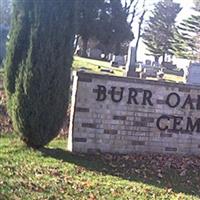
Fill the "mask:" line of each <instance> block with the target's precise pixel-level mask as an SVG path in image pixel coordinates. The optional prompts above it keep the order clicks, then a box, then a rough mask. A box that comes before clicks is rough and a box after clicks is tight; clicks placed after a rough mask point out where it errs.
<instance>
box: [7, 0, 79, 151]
mask: <svg viewBox="0 0 200 200" xmlns="http://www.w3.org/2000/svg"><path fill="white" fill-rule="evenodd" d="M75 4H76V3H75V1H74V0H67V1H66V0H57V1H54V0H48V1H46V0H39V1H36V0H28V1H27V0H14V2H13V17H12V30H11V33H10V41H9V45H8V51H7V52H8V53H7V57H6V62H5V89H6V93H7V96H8V110H9V114H10V116H11V118H12V121H13V126H14V129H15V131H16V132H17V133H19V134H21V136H22V138H23V140H24V141H25V142H26V144H27V145H28V146H32V147H34V148H37V147H40V146H44V145H46V144H47V143H48V142H50V141H51V140H52V139H53V138H54V137H55V136H57V134H58V132H59V129H60V128H61V126H62V123H63V120H64V117H65V113H66V109H67V103H68V96H69V94H68V93H69V84H70V67H71V64H72V50H73V41H74V27H75V26H74V15H75V14H74V11H75Z"/></svg>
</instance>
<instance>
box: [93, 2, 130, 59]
mask: <svg viewBox="0 0 200 200" xmlns="http://www.w3.org/2000/svg"><path fill="white" fill-rule="evenodd" d="M97 30H98V31H97V34H96V38H97V39H98V40H99V41H100V43H101V44H103V46H104V48H105V49H104V53H105V54H108V53H109V52H112V53H114V54H115V55H119V54H120V53H121V45H122V44H123V43H124V42H130V41H131V40H132V39H133V33H132V30H131V25H130V24H129V23H128V22H127V13H126V10H125V9H124V8H123V6H122V3H121V1H119V0H112V1H110V2H108V1H105V3H104V6H103V7H102V9H101V12H100V15H99V23H98V29H97Z"/></svg>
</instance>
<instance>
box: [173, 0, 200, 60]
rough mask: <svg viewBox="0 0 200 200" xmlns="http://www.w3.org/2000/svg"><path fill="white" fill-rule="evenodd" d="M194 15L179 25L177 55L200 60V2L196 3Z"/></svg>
mask: <svg viewBox="0 0 200 200" xmlns="http://www.w3.org/2000/svg"><path fill="white" fill-rule="evenodd" d="M195 2H196V4H195V7H194V8H193V9H194V14H192V15H191V16H190V17H189V18H188V19H184V20H183V21H182V22H181V23H180V24H179V25H178V32H177V43H176V46H175V47H176V55H177V56H179V57H182V58H187V59H192V60H197V59H198V60H200V50H199V49H200V10H199V8H198V6H199V4H200V1H195ZM197 3H199V4H197Z"/></svg>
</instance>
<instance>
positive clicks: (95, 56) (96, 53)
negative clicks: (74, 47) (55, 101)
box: [88, 49, 102, 59]
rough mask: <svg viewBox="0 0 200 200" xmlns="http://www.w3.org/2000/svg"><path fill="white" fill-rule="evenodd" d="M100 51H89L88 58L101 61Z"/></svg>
mask: <svg viewBox="0 0 200 200" xmlns="http://www.w3.org/2000/svg"><path fill="white" fill-rule="evenodd" d="M101 54H102V51H101V50H100V49H89V50H88V57H89V58H93V59H101Z"/></svg>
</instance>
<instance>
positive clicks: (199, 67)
mask: <svg viewBox="0 0 200 200" xmlns="http://www.w3.org/2000/svg"><path fill="white" fill-rule="evenodd" d="M199 77H200V63H191V64H190V66H189V69H188V76H187V83H189V84H194V85H200V78H199Z"/></svg>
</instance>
